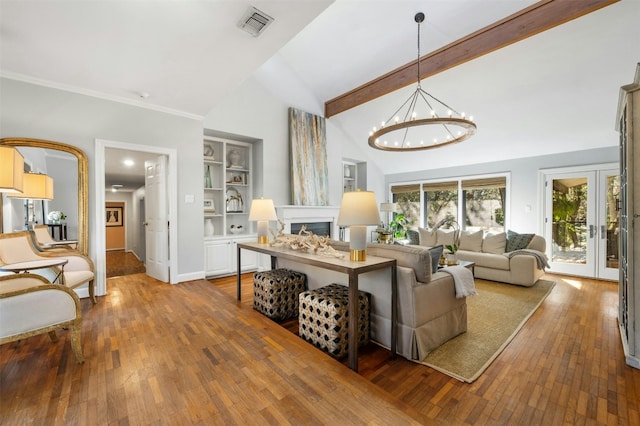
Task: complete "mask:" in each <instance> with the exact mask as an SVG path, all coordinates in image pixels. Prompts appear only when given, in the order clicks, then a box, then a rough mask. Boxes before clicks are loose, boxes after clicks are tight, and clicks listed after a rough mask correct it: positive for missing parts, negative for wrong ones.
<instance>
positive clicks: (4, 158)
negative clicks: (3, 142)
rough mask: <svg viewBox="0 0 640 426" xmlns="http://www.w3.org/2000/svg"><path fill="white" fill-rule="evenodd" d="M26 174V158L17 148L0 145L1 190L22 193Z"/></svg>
mask: <svg viewBox="0 0 640 426" xmlns="http://www.w3.org/2000/svg"><path fill="white" fill-rule="evenodd" d="M23 176H24V158H23V157H22V155H21V154H20V153H19V152H18V150H17V149H15V148H12V147H8V146H0V192H8V193H13V194H20V193H21V192H22V185H23V183H22V182H23Z"/></svg>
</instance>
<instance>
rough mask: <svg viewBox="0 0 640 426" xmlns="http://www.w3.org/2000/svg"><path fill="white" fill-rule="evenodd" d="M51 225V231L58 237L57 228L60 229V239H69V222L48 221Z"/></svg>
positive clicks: (49, 225)
mask: <svg viewBox="0 0 640 426" xmlns="http://www.w3.org/2000/svg"><path fill="white" fill-rule="evenodd" d="M47 226H48V227H49V233H50V234H51V236H52V237H53V238H54V239H56V229H57V230H58V240H66V239H67V224H66V223H47Z"/></svg>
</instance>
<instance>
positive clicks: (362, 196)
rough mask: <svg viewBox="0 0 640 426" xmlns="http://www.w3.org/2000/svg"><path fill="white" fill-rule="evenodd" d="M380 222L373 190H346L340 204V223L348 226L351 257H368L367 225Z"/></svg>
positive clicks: (360, 259) (355, 259) (354, 258)
mask: <svg viewBox="0 0 640 426" xmlns="http://www.w3.org/2000/svg"><path fill="white" fill-rule="evenodd" d="M379 223H380V213H379V212H378V203H377V202H376V196H375V194H374V193H373V192H371V191H360V190H358V191H354V192H345V193H344V195H343V196H342V203H341V204H340V213H339V214H338V225H339V226H348V227H349V229H350V237H349V257H350V259H351V260H354V261H364V260H366V259H367V254H366V253H367V226H374V225H378V224H379Z"/></svg>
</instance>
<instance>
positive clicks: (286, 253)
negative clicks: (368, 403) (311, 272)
mask: <svg viewBox="0 0 640 426" xmlns="http://www.w3.org/2000/svg"><path fill="white" fill-rule="evenodd" d="M242 249H245V250H251V251H255V252H258V253H263V254H266V255H269V256H271V269H275V268H276V263H277V259H278V258H282V259H288V260H293V261H295V262H299V263H304V264H307V265H313V266H317V267H319V268H324V269H329V270H332V271H337V272H342V273H344V274H347V275H348V277H349V318H359V312H358V309H359V307H358V276H359V275H360V274H364V273H367V272H370V271H376V270H379V269H386V268H390V269H391V356H392V357H394V358H395V356H396V342H397V339H398V330H397V323H398V302H397V297H398V296H397V293H398V283H397V276H396V269H397V262H396V260H395V259H385V258H382V257H375V256H368V255H367V260H365V261H361V262H356V261H352V260H349V253H345V258H344V259H338V258H335V257H327V256H319V255H316V254H309V253H303V252H297V251H293V250H290V249H286V248H281V247H271V246H269V245H268V244H259V243H238V245H237V250H238V253H237V262H238V265H237V267H238V269H237V278H238V282H237V285H238V300H241V299H242V291H241V287H242V279H241V272H240V271H241V269H240V265H241V262H240V255H241V251H242ZM357 328H358V321H349V368H351V369H352V370H354V371H358V331H357Z"/></svg>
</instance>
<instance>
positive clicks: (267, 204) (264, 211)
mask: <svg viewBox="0 0 640 426" xmlns="http://www.w3.org/2000/svg"><path fill="white" fill-rule="evenodd" d="M249 220H278V216H277V215H276V208H275V206H274V205H273V200H270V199H264V198H260V199H259V200H253V201H251V210H249Z"/></svg>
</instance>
